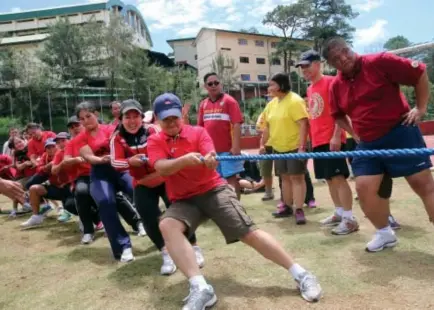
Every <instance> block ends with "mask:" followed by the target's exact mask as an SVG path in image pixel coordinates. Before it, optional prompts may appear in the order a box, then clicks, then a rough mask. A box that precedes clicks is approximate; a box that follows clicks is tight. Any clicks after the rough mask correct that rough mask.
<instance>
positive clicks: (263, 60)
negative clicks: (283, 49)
mask: <svg viewBox="0 0 434 310" xmlns="http://www.w3.org/2000/svg"><path fill="white" fill-rule="evenodd" d="M256 63H257V64H258V65H265V58H256Z"/></svg>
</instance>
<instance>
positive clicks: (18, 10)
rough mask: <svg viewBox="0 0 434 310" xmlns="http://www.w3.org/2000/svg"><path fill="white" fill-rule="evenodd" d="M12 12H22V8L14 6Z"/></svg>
mask: <svg viewBox="0 0 434 310" xmlns="http://www.w3.org/2000/svg"><path fill="white" fill-rule="evenodd" d="M11 12H12V13H18V12H21V8H18V7H15V8H12V9H11Z"/></svg>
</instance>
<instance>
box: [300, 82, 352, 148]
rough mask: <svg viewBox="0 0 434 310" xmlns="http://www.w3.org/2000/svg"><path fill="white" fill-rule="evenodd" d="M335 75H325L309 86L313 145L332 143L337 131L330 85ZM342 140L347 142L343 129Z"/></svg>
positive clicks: (308, 94)
mask: <svg viewBox="0 0 434 310" xmlns="http://www.w3.org/2000/svg"><path fill="white" fill-rule="evenodd" d="M333 80H334V77H333V76H328V75H324V76H323V77H322V78H321V80H319V81H317V82H316V83H313V84H312V85H310V86H309V87H308V88H307V97H308V110H309V117H310V119H309V123H310V136H311V141H312V147H317V146H321V145H326V144H329V143H330V140H331V139H332V137H333V133H334V131H335V120H334V119H333V117H332V116H331V115H330V100H329V93H330V85H331V83H332V81H333ZM341 141H342V143H345V141H346V137H345V132H344V131H343V130H342V133H341Z"/></svg>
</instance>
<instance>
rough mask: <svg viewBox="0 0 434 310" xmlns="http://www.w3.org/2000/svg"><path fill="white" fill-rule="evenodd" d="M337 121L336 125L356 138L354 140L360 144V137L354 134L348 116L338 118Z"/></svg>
mask: <svg viewBox="0 0 434 310" xmlns="http://www.w3.org/2000/svg"><path fill="white" fill-rule="evenodd" d="M335 121H336V124H337V125H338V126H339V127H340V128H342V129H343V130H345V131H346V132H348V133H349V134H350V135H351V136H352V137H353V138H354V140H356V142H357V143H358V142H359V136H358V135H357V134H356V133H355V132H354V129H353V126H352V125H351V122H350V119H349V118H348V116H346V115H345V116H340V117H338V118H336V119H335Z"/></svg>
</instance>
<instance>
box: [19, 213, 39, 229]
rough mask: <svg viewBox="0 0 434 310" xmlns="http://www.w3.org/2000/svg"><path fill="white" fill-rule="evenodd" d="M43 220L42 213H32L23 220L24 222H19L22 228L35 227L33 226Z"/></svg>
mask: <svg viewBox="0 0 434 310" xmlns="http://www.w3.org/2000/svg"><path fill="white" fill-rule="evenodd" d="M43 221H44V216H43V215H34V214H33V215H32V216H31V217H30V218H29V219H28V220H27V221H25V222H24V223H21V225H20V226H21V227H23V228H30V227H35V226H39V225H41V224H42V222H43Z"/></svg>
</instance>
